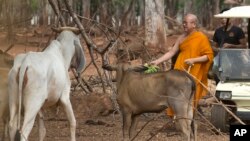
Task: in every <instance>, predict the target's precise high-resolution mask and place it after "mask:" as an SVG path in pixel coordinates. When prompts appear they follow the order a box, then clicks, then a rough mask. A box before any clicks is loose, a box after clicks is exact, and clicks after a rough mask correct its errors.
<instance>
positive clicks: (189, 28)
mask: <svg viewBox="0 0 250 141" xmlns="http://www.w3.org/2000/svg"><path fill="white" fill-rule="evenodd" d="M197 24H198V18H197V16H196V15H194V14H187V15H186V16H185V17H184V19H183V28H184V31H185V32H186V33H187V34H189V33H191V32H193V31H194V30H196V28H197Z"/></svg>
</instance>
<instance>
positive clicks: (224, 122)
mask: <svg viewBox="0 0 250 141" xmlns="http://www.w3.org/2000/svg"><path fill="white" fill-rule="evenodd" d="M228 119H229V116H228V113H227V111H226V110H225V109H224V107H222V106H221V105H213V107H212V109H211V122H212V124H213V125H214V126H215V127H216V128H217V129H218V130H220V131H222V132H228V131H229V122H228Z"/></svg>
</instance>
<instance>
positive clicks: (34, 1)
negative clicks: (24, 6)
mask: <svg viewBox="0 0 250 141" xmlns="http://www.w3.org/2000/svg"><path fill="white" fill-rule="evenodd" d="M38 5H39V3H38V0H30V7H31V10H32V12H35V11H37V10H38Z"/></svg>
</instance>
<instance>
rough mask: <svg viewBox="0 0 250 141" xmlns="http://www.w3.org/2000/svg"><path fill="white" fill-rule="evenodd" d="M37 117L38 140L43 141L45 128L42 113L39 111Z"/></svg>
mask: <svg viewBox="0 0 250 141" xmlns="http://www.w3.org/2000/svg"><path fill="white" fill-rule="evenodd" d="M38 114H39V117H38V122H39V123H38V126H39V127H38V130H39V141H43V140H44V138H45V135H46V128H45V126H44V120H43V113H42V111H40V112H39V113H38Z"/></svg>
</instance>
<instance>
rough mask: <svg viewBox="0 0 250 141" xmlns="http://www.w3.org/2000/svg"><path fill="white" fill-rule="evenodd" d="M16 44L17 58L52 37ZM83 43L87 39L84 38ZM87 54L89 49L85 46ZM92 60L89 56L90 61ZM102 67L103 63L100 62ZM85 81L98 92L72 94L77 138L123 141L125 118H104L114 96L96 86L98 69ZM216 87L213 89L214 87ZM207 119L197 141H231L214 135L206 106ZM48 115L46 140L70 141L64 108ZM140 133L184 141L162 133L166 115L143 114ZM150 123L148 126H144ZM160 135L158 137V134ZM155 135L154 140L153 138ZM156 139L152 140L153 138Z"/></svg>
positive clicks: (1, 44) (22, 38) (142, 138)
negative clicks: (107, 99)
mask: <svg viewBox="0 0 250 141" xmlns="http://www.w3.org/2000/svg"><path fill="white" fill-rule="evenodd" d="M5 35H6V33H5V32H1V34H0V49H1V50H6V49H7V48H8V47H9V46H10V43H8V42H6V38H5ZM16 38H17V40H16V42H15V44H14V47H13V48H12V49H11V50H9V51H8V53H10V54H11V55H13V56H15V55H17V54H19V53H23V52H27V51H38V50H40V49H38V48H39V47H38V46H41V47H42V46H44V45H45V44H46V43H47V41H48V38H49V36H46V37H40V36H38V35H36V36H35V34H32V33H29V34H28V33H27V34H24V33H20V34H16ZM175 39H176V36H170V37H168V42H169V44H173V43H174V41H175ZM81 40H83V39H81ZM95 41H96V44H102V39H99V38H96V39H95ZM84 49H85V52H86V53H88V52H87V49H86V47H84ZM89 60H90V58H89V56H88V55H87V61H88V62H89ZM97 64H98V65H100V61H97ZM83 75H84V78H86V80H87V81H89V83H90V84H93V85H95V87H94V93H93V94H89V95H86V94H85V93H84V92H83V91H82V90H81V89H80V88H77V90H75V91H73V90H72V94H71V102H72V105H73V109H74V113H75V117H76V121H77V127H76V139H77V140H78V141H104V140H105V141H120V140H122V130H121V129H122V122H121V120H122V119H121V116H120V115H119V114H118V113H117V112H113V113H111V114H109V115H106V116H101V115H100V114H99V112H101V111H102V108H103V107H105V106H104V105H103V101H102V98H100V97H102V96H111V95H112V94H103V93H102V91H101V88H100V84H99V85H98V84H94V83H95V82H94V80H93V79H91V78H95V76H97V74H96V71H95V68H94V67H93V66H90V67H88V68H87V70H86V71H85V72H84V74H83ZM210 87H211V88H212V86H210ZM202 110H203V111H204V116H203V117H201V116H197V117H196V119H197V123H198V139H197V141H228V140H229V135H228V134H219V135H217V134H215V133H214V132H212V127H211V126H210V125H209V124H210V123H209V118H210V107H203V108H202ZM44 112H45V114H44V115H45V126H46V129H47V134H46V138H45V141H68V140H70V136H69V135H70V134H69V123H68V121H67V118H66V116H65V114H64V112H63V109H62V108H60V109H59V112H58V114H56V110H55V108H54V107H53V108H51V109H47V110H44ZM140 118H141V120H140V123H139V125H138V128H137V131H140V129H142V130H141V132H140V133H139V134H138V136H137V137H136V138H135V140H136V141H147V140H152V141H177V140H179V139H180V135H179V132H178V131H175V130H170V129H169V130H168V129H164V130H162V131H159V130H160V129H161V128H162V126H163V125H168V124H169V122H170V119H169V118H168V117H166V116H165V114H164V112H162V113H158V114H144V115H142V116H141V117H140ZM145 124H147V125H146V126H145V127H143V126H144V125H145ZM2 131H3V127H2V123H0V134H1V132H2ZM155 134H156V135H155ZM152 136H153V137H152ZM151 137H152V139H150V138H151ZM37 140H38V130H37V123H35V125H34V128H33V130H32V133H31V135H30V138H29V141H37Z"/></svg>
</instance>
